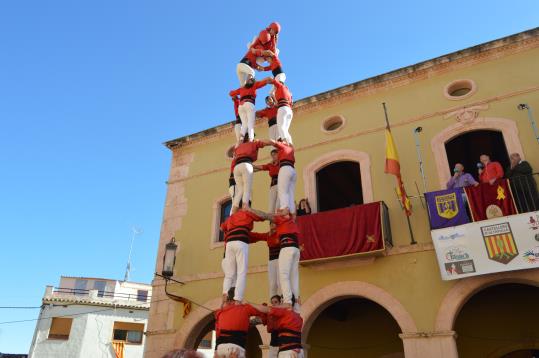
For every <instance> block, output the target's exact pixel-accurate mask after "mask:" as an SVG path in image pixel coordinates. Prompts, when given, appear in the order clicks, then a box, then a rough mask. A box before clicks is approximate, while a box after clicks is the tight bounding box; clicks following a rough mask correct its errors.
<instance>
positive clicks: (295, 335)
mask: <svg viewBox="0 0 539 358" xmlns="http://www.w3.org/2000/svg"><path fill="white" fill-rule="evenodd" d="M251 306H252V307H253V308H255V309H256V310H258V311H260V312H262V313H266V314H267V315H268V317H267V320H268V323H269V322H271V323H270V324H271V325H272V327H271V329H276V330H277V331H278V338H277V341H278V343H279V355H278V358H303V347H302V345H301V330H302V328H303V318H301V316H300V314H299V313H298V312H297V311H295V310H293V309H292V308H291V307H288V306H286V305H284V306H283V305H280V306H279V305H277V306H272V307H267V306H264V305H259V304H254V303H251Z"/></svg>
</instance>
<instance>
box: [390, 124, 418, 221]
mask: <svg viewBox="0 0 539 358" xmlns="http://www.w3.org/2000/svg"><path fill="white" fill-rule="evenodd" d="M384 172H385V173H387V174H393V175H394V176H395V178H396V179H397V196H398V197H399V199H400V201H401V203H402V208H403V210H404V212H405V213H406V215H408V216H410V215H412V204H411V203H410V199H409V198H408V196H407V195H406V190H404V184H403V183H402V177H401V167H400V162H399V154H398V153H397V147H396V146H395V142H394V141H393V135H392V134H391V129H390V128H389V126H388V127H386V165H385V169H384Z"/></svg>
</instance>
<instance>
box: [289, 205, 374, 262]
mask: <svg viewBox="0 0 539 358" xmlns="http://www.w3.org/2000/svg"><path fill="white" fill-rule="evenodd" d="M380 210H381V203H380V202H376V203H369V204H364V205H356V206H353V207H350V208H344V209H337V210H331V211H324V212H321V213H317V214H312V215H305V216H300V217H298V218H297V219H296V220H297V224H298V226H299V228H300V231H301V235H300V237H299V243H300V250H301V260H313V259H321V258H326V257H328V258H329V257H335V256H344V255H350V254H357V253H363V252H369V251H375V250H380V249H383V247H384V246H383V239H382V222H381V213H380Z"/></svg>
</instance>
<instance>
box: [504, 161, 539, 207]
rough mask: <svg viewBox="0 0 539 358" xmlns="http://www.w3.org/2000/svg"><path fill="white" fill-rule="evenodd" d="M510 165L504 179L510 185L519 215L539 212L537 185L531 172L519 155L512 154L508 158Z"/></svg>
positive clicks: (530, 168) (529, 166) (527, 164)
mask: <svg viewBox="0 0 539 358" xmlns="http://www.w3.org/2000/svg"><path fill="white" fill-rule="evenodd" d="M509 158H510V159H511V165H510V167H509V168H508V169H507V172H506V174H505V177H506V178H507V179H509V182H510V183H511V190H512V191H513V196H514V199H515V203H516V204H517V209H518V212H519V213H524V212H528V211H535V210H539V195H538V194H537V185H536V184H535V180H534V179H533V175H532V173H533V170H532V167H531V165H530V163H528V162H527V161H525V160H522V158H521V157H520V154H518V153H513V154H511V155H510V156H509Z"/></svg>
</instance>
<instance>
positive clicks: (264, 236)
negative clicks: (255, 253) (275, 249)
mask: <svg viewBox="0 0 539 358" xmlns="http://www.w3.org/2000/svg"><path fill="white" fill-rule="evenodd" d="M268 237H269V235H268V233H267V232H250V233H249V243H250V244H254V243H256V242H259V241H267V240H268Z"/></svg>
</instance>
